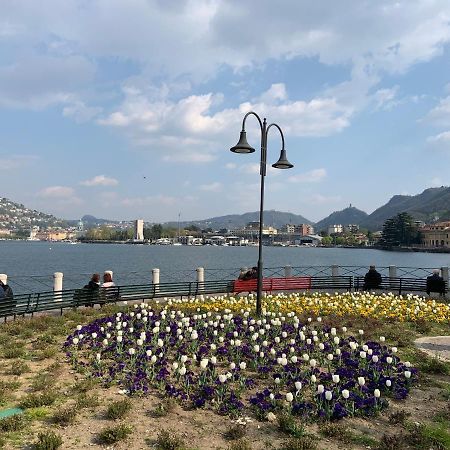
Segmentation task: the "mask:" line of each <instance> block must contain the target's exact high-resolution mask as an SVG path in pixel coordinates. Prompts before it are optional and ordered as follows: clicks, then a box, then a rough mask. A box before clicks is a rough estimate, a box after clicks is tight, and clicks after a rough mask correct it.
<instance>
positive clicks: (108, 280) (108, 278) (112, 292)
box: [102, 272, 119, 301]
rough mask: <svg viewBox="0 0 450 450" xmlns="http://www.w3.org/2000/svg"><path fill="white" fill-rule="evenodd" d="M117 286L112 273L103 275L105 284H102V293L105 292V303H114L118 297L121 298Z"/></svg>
mask: <svg viewBox="0 0 450 450" xmlns="http://www.w3.org/2000/svg"><path fill="white" fill-rule="evenodd" d="M115 286H116V284H115V283H114V281H113V280H112V275H111V273H110V272H105V273H104V274H103V284H102V291H103V292H104V293H103V298H104V299H105V301H108V300H110V301H114V300H116V299H117V297H118V296H119V292H118V290H117V288H116V287H115Z"/></svg>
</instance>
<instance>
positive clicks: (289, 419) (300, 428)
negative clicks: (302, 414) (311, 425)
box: [277, 412, 305, 438]
mask: <svg viewBox="0 0 450 450" xmlns="http://www.w3.org/2000/svg"><path fill="white" fill-rule="evenodd" d="M277 419H278V429H279V430H280V431H282V432H283V433H286V434H288V435H289V436H293V437H296V438H299V437H302V436H304V435H305V426H304V425H303V424H300V425H299V424H298V422H297V421H296V419H295V418H294V416H293V415H292V414H289V413H288V412H282V413H281V414H279V415H278V417H277Z"/></svg>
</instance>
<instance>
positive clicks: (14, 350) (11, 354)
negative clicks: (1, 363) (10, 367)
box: [2, 345, 27, 359]
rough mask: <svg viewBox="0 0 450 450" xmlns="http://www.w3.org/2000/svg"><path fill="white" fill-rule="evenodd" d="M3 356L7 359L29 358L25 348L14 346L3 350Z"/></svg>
mask: <svg viewBox="0 0 450 450" xmlns="http://www.w3.org/2000/svg"><path fill="white" fill-rule="evenodd" d="M2 356H3V358H5V359H22V358H25V357H26V356H27V351H26V349H25V347H22V346H18V345H12V346H11V347H6V348H5V349H4V350H3V353H2Z"/></svg>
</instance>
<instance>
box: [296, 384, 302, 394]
mask: <svg viewBox="0 0 450 450" xmlns="http://www.w3.org/2000/svg"><path fill="white" fill-rule="evenodd" d="M301 388H302V383H301V382H300V381H296V382H295V389H297V392H298V391H299V390H300V389H301Z"/></svg>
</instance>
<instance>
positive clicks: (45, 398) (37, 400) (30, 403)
mask: <svg viewBox="0 0 450 450" xmlns="http://www.w3.org/2000/svg"><path fill="white" fill-rule="evenodd" d="M56 398H57V395H56V393H54V392H43V393H41V394H28V395H27V396H26V397H24V398H23V399H22V400H21V402H20V405H19V406H20V407H21V408H37V407H39V406H50V405H52V404H53V403H55V400H56Z"/></svg>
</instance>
